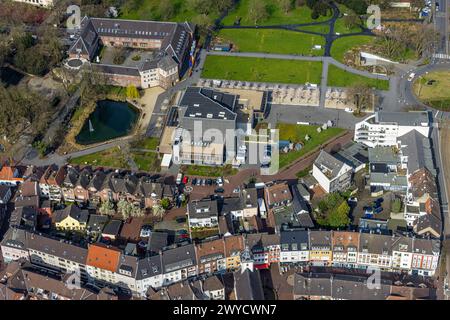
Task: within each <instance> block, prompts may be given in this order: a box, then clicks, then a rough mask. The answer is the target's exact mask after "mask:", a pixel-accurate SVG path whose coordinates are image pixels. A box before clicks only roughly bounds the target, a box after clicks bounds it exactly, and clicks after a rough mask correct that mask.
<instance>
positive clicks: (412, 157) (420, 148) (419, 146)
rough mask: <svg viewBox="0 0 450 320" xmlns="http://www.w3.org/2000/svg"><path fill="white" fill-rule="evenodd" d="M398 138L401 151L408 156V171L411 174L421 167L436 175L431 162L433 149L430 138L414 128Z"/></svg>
mask: <svg viewBox="0 0 450 320" xmlns="http://www.w3.org/2000/svg"><path fill="white" fill-rule="evenodd" d="M398 140H399V141H400V142H401V144H402V153H403V155H404V156H405V155H406V156H408V163H407V165H408V172H409V174H412V173H414V172H416V171H417V170H419V169H421V168H427V169H428V170H429V171H430V172H431V173H433V175H436V170H435V169H434V163H433V151H432V150H431V145H430V140H429V139H428V138H427V137H424V136H423V135H422V134H421V133H419V132H418V131H416V130H412V131H410V132H408V133H407V134H404V135H403V136H401V137H398Z"/></svg>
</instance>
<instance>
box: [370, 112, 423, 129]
mask: <svg viewBox="0 0 450 320" xmlns="http://www.w3.org/2000/svg"><path fill="white" fill-rule="evenodd" d="M429 121H430V120H429V116H428V112H426V111H420V112H416V111H414V112H375V122H376V123H395V124H398V125H400V126H421V125H422V124H423V125H425V126H428V125H429Z"/></svg>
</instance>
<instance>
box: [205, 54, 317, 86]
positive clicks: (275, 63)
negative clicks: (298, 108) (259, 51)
mask: <svg viewBox="0 0 450 320" xmlns="http://www.w3.org/2000/svg"><path fill="white" fill-rule="evenodd" d="M321 75H322V62H318V61H299V60H282V59H263V58H247V57H225V56H208V57H207V58H206V62H205V66H204V67H203V72H202V77H203V78H209V79H224V80H241V81H256V82H271V83H295V84H303V83H306V82H309V83H315V84H320V78H321Z"/></svg>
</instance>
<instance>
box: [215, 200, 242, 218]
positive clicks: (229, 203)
mask: <svg viewBox="0 0 450 320" xmlns="http://www.w3.org/2000/svg"><path fill="white" fill-rule="evenodd" d="M219 206H220V205H219ZM220 207H221V210H220V213H221V214H227V213H230V212H232V211H239V210H243V209H244V207H243V203H242V200H241V198H236V197H235V198H224V199H223V204H222V206H220Z"/></svg>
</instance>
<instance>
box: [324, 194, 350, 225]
mask: <svg viewBox="0 0 450 320" xmlns="http://www.w3.org/2000/svg"><path fill="white" fill-rule="evenodd" d="M349 212H350V206H349V205H348V203H347V201H345V200H344V201H342V203H341V204H340V205H339V206H338V207H337V208H335V209H333V210H331V212H330V213H329V214H328V216H327V219H326V220H327V225H328V226H329V227H332V228H342V227H346V226H348V225H349V224H350V218H349V216H348V214H349Z"/></svg>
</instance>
